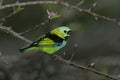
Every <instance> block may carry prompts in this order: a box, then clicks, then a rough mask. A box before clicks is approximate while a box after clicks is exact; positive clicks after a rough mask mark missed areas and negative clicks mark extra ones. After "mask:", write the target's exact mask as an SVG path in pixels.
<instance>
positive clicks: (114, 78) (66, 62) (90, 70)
mask: <svg viewBox="0 0 120 80" xmlns="http://www.w3.org/2000/svg"><path fill="white" fill-rule="evenodd" d="M0 30H1V31H3V32H5V33H8V34H9V35H11V36H13V37H16V38H18V39H20V40H23V41H25V42H28V43H31V41H30V40H29V39H27V38H25V37H23V36H21V35H19V34H18V33H16V32H15V31H14V30H12V29H11V28H9V27H5V26H0ZM52 56H53V58H55V60H57V61H59V62H61V63H64V64H67V65H69V66H72V67H74V68H78V69H83V70H87V71H89V72H93V73H95V74H98V75H101V76H104V77H107V78H109V79H113V80H119V78H116V77H113V76H111V75H108V74H106V73H103V72H100V71H97V70H94V69H91V68H87V67H84V66H81V65H78V64H75V63H73V62H71V61H67V60H65V59H63V58H62V57H60V56H58V55H52Z"/></svg>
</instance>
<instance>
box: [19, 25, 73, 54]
mask: <svg viewBox="0 0 120 80" xmlns="http://www.w3.org/2000/svg"><path fill="white" fill-rule="evenodd" d="M70 32H71V31H70V28H68V27H66V26H62V27H59V28H55V29H53V30H52V31H50V32H49V33H47V34H44V35H43V36H41V37H40V38H39V39H38V40H36V41H35V42H33V43H32V44H30V45H29V46H27V47H24V48H22V49H20V51H21V52H28V51H32V50H37V51H42V52H45V53H47V54H53V53H55V52H56V51H58V50H59V49H61V48H63V47H64V46H65V45H66V43H67V42H66V39H67V37H68V36H70Z"/></svg>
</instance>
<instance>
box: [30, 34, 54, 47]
mask: <svg viewBox="0 0 120 80" xmlns="http://www.w3.org/2000/svg"><path fill="white" fill-rule="evenodd" d="M50 45H55V42H54V41H53V40H51V39H50V38H48V37H46V35H43V36H41V37H40V38H39V39H38V40H36V41H34V42H33V43H32V44H31V45H30V47H33V46H50Z"/></svg>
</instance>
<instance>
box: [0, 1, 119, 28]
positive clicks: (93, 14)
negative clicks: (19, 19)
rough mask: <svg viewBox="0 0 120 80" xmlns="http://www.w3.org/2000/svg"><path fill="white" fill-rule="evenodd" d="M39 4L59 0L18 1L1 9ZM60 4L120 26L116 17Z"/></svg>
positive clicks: (54, 2) (55, 2)
mask: <svg viewBox="0 0 120 80" xmlns="http://www.w3.org/2000/svg"><path fill="white" fill-rule="evenodd" d="M37 4H56V5H57V4H58V1H31V2H16V3H13V4H6V5H1V6H0V10H2V9H5V8H10V7H16V6H28V5H37ZM59 4H61V5H64V6H66V7H69V8H72V9H75V10H78V11H80V12H85V13H87V14H90V15H92V16H94V17H95V18H101V19H104V20H107V21H110V22H113V23H116V24H118V25H119V26H120V21H118V20H116V19H112V18H109V17H106V16H103V15H100V14H97V13H95V12H92V11H91V10H89V9H83V8H79V7H78V6H74V5H70V4H68V3H65V2H62V1H60V3H59Z"/></svg>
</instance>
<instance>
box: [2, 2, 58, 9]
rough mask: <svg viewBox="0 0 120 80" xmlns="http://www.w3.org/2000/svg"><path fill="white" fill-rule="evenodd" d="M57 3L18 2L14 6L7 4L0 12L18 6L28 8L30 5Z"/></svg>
mask: <svg viewBox="0 0 120 80" xmlns="http://www.w3.org/2000/svg"><path fill="white" fill-rule="evenodd" d="M56 3H57V2H56V1H30V2H21V3H20V2H16V3H13V4H6V5H2V6H0V10H2V9H5V8H10V7H16V6H28V5H37V4H56Z"/></svg>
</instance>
